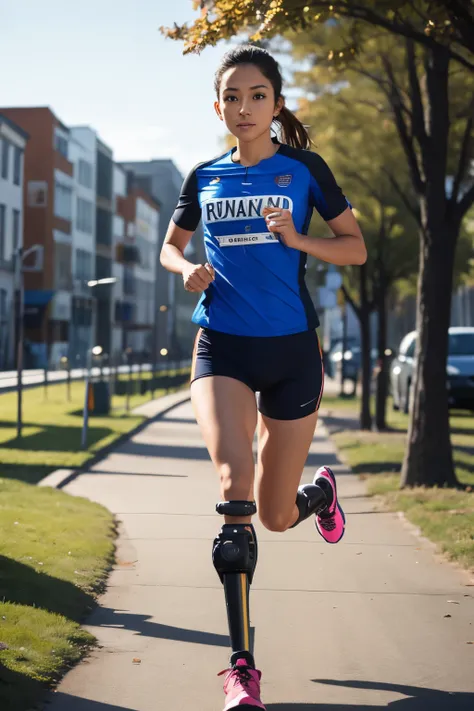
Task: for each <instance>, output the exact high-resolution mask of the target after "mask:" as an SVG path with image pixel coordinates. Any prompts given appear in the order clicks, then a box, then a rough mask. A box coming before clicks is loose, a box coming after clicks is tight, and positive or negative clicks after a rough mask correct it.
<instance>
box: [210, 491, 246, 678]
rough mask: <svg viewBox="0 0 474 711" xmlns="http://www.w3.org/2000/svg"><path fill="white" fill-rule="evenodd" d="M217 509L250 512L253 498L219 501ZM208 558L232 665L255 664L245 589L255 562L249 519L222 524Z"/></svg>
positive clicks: (230, 513)
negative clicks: (220, 596) (223, 609)
mask: <svg viewBox="0 0 474 711" xmlns="http://www.w3.org/2000/svg"><path fill="white" fill-rule="evenodd" d="M216 511H217V513H219V514H221V515H225V516H239V517H242V516H252V515H253V514H255V513H256V512H257V507H256V505H255V502H253V501H222V502H220V503H218V504H217V506H216ZM212 562H213V563H214V567H215V569H216V570H217V573H218V575H219V578H220V580H221V582H222V584H223V586H224V592H225V599H226V606H227V620H228V624H229V634H230V642H231V647H232V656H231V659H230V663H231V665H233V664H234V663H235V662H236V661H237V659H242V658H244V659H246V660H247V661H248V662H249V663H250V665H251V666H255V664H254V660H253V655H252V653H251V651H250V614H249V592H250V585H251V583H252V579H253V574H254V572H255V567H256V565H257V536H256V533H255V529H254V527H253V526H252V524H251V523H236V524H224V525H223V526H222V529H221V532H220V533H219V535H218V536H217V538H215V540H214V544H213V548H212Z"/></svg>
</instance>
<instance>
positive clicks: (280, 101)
mask: <svg viewBox="0 0 474 711" xmlns="http://www.w3.org/2000/svg"><path fill="white" fill-rule="evenodd" d="M284 106H285V99H284V98H283V96H280V98H279V99H278V101H277V102H276V104H275V111H274V112H273V115H274V117H275V118H276V117H277V116H278V114H279V113H280V111H281V110H282V108H283V107H284Z"/></svg>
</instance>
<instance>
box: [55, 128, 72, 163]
mask: <svg viewBox="0 0 474 711" xmlns="http://www.w3.org/2000/svg"><path fill="white" fill-rule="evenodd" d="M54 147H55V149H56V150H57V151H58V153H61V155H62V156H64V157H65V158H69V151H68V148H69V144H68V139H67V138H66V137H65V136H63V135H62V134H61V133H60V132H59V131H58V130H56V131H55V133H54Z"/></svg>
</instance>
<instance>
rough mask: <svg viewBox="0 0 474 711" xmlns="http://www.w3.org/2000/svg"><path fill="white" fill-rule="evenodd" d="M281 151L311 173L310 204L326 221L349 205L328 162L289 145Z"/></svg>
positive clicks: (310, 152) (316, 154)
mask: <svg viewBox="0 0 474 711" xmlns="http://www.w3.org/2000/svg"><path fill="white" fill-rule="evenodd" d="M282 152H283V153H284V154H285V155H287V156H288V157H289V158H293V159H294V160H298V161H300V162H301V163H303V164H304V165H305V166H306V167H307V168H308V170H309V172H310V174H311V181H310V192H311V197H312V205H313V206H314V207H315V208H316V210H317V211H318V212H319V214H320V215H321V217H322V218H323V219H324V220H326V222H327V221H329V220H333V219H334V218H335V217H337V216H338V215H340V214H341V213H342V212H344V210H346V209H347V208H348V207H351V204H350V202H349V201H348V200H347V198H346V196H345V195H344V193H343V192H342V190H341V188H340V187H339V185H338V184H337V182H336V179H335V177H334V175H333V173H332V171H331V169H330V168H329V166H328V164H327V163H326V161H325V160H324V159H323V158H322V157H321V156H320V155H319V154H318V153H313V152H312V151H306V150H303V149H297V148H290V147H289V146H284V148H283V151H282V149H281V148H280V153H282Z"/></svg>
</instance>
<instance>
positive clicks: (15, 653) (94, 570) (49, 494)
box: [0, 479, 115, 711]
mask: <svg viewBox="0 0 474 711" xmlns="http://www.w3.org/2000/svg"><path fill="white" fill-rule="evenodd" d="M114 536H115V525H114V521H113V517H112V515H111V514H110V513H109V512H108V511H107V510H106V509H105V508H103V507H102V506H100V505H98V504H96V503H93V502H91V501H88V500H86V499H82V498H80V497H75V496H74V497H73V496H68V495H67V494H65V493H63V492H60V491H56V490H55V489H50V488H47V487H46V488H39V487H36V486H32V485H30V484H25V483H23V482H20V481H15V480H13V479H0V642H1V643H2V645H0V647H3V646H6V648H4V649H1V651H0V708H1V709H2V711H26V710H27V709H29V708H30V707H31V706H32V705H34V704H35V703H36V702H37V701H38V700H39V699H40V698H41V697H42V696H43V695H44V692H45V688H47V687H48V686H50V685H51V684H54V683H55V682H57V681H58V680H59V679H60V677H61V676H62V674H63V673H64V672H65V671H66V670H67V669H68V668H69V666H70V665H72V664H74V663H76V662H77V661H78V660H79V659H80V658H81V657H82V656H83V655H84V654H85V653H86V651H87V650H88V649H89V648H90V646H91V645H92V644H93V643H94V641H95V638H94V637H93V636H92V635H90V634H89V633H88V632H86V631H85V630H83V629H81V627H80V624H79V623H80V622H81V620H82V619H83V617H84V615H85V614H86V613H88V612H90V611H91V610H92V608H93V606H94V603H95V597H96V595H97V594H98V593H99V592H100V591H101V590H102V589H103V586H104V583H105V580H106V578H107V574H108V571H109V570H110V566H111V565H112V563H113V556H114V546H113V539H114Z"/></svg>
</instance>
